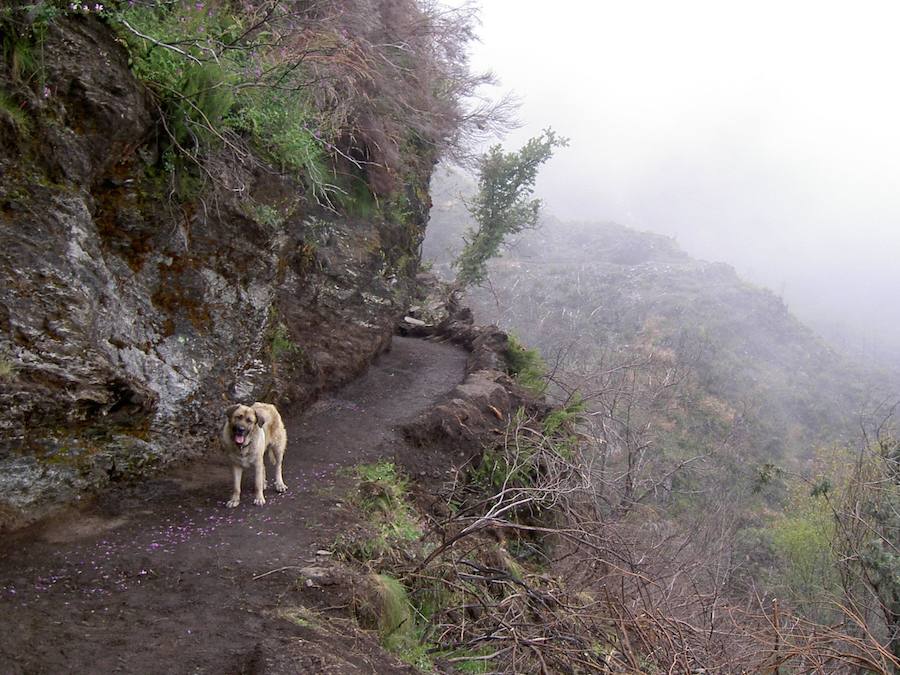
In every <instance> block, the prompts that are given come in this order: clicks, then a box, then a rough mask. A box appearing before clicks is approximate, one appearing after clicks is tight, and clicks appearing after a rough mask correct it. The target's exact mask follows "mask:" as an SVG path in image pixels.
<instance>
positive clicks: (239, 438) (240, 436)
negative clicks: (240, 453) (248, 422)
mask: <svg viewBox="0 0 900 675" xmlns="http://www.w3.org/2000/svg"><path fill="white" fill-rule="evenodd" d="M234 442H235V443H237V444H238V445H243V444H244V435H243V434H235V436H234Z"/></svg>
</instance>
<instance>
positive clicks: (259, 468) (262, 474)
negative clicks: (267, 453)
mask: <svg viewBox="0 0 900 675" xmlns="http://www.w3.org/2000/svg"><path fill="white" fill-rule="evenodd" d="M265 489H266V465H265V464H264V463H263V456H262V453H259V457H257V459H256V496H255V497H254V498H253V503H254V504H256V505H257V506H262V505H263V504H265V503H266V496H265V495H264V494H263V491H264V490H265Z"/></svg>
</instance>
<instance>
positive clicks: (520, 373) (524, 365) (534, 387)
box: [506, 335, 547, 395]
mask: <svg viewBox="0 0 900 675" xmlns="http://www.w3.org/2000/svg"><path fill="white" fill-rule="evenodd" d="M506 364H507V368H508V369H509V373H510V374H511V375H514V376H515V378H516V382H518V383H519V384H521V385H522V386H523V387H525V388H526V389H527V390H528V391H530V392H532V393H533V394H536V395H540V394H542V393H544V391H545V390H546V389H547V381H546V380H545V379H544V376H545V375H546V374H547V364H546V363H545V362H544V359H543V358H542V357H541V354H540V352H538V350H537V349H528V348H526V347H525V346H524V345H523V344H522V343H521V341H520V340H519V338H517V337H516V336H515V335H510V336H509V340H508V342H507V347H506Z"/></svg>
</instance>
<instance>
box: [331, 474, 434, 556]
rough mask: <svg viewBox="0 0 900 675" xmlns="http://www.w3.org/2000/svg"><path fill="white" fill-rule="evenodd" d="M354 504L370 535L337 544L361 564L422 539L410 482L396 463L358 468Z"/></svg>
mask: <svg viewBox="0 0 900 675" xmlns="http://www.w3.org/2000/svg"><path fill="white" fill-rule="evenodd" d="M354 473H355V476H356V478H357V480H358V481H359V482H358V485H357V496H356V499H355V503H356V504H357V506H359V508H360V509H361V510H362V511H363V513H364V514H365V516H366V518H367V520H368V524H369V525H370V528H371V532H370V533H367V534H366V535H364V536H362V537H357V538H351V539H349V540H342V541H340V542H338V549H339V550H341V551H343V552H344V553H345V554H346V555H347V556H348V557H350V558H352V559H356V560H361V561H369V560H375V559H378V558H381V557H383V556H386V555H388V554H390V553H392V552H394V551H395V548H397V547H402V546H403V545H406V544H409V543H410V542H413V541H416V540H418V539H419V538H420V537H421V536H422V528H421V526H420V525H419V522H418V519H417V518H416V514H415V510H414V509H413V508H412V506H411V505H410V504H409V502H408V501H407V498H406V489H407V480H406V478H404V477H403V476H402V475H400V474H399V473H398V471H397V469H396V467H395V466H394V464H393V463H391V462H388V461H385V460H382V461H380V462H377V463H375V464H362V465H359V466H357V467H356V469H355V472H354Z"/></svg>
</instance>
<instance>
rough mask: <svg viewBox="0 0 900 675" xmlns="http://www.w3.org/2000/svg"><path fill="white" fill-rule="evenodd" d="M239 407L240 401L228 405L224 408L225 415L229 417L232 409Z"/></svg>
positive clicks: (232, 412) (232, 411)
mask: <svg viewBox="0 0 900 675" xmlns="http://www.w3.org/2000/svg"><path fill="white" fill-rule="evenodd" d="M240 407H241V404H240V403H235V404H234V405H230V406H228V407H227V408H225V417H231V416H232V415H233V414H234V411H235V410H237V409H238V408H240Z"/></svg>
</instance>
